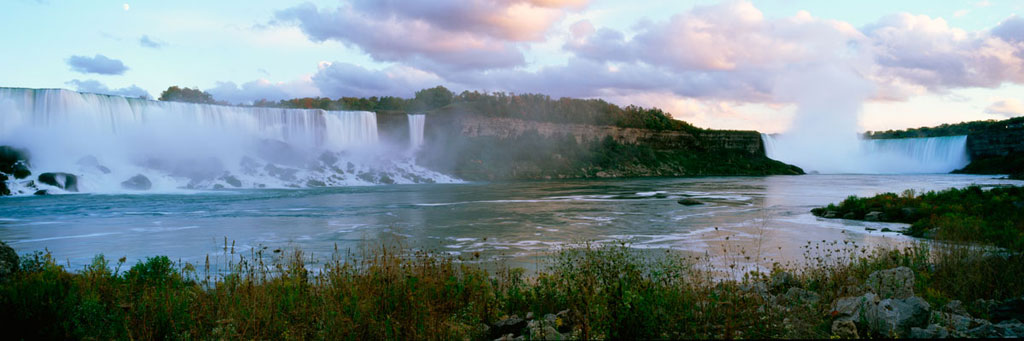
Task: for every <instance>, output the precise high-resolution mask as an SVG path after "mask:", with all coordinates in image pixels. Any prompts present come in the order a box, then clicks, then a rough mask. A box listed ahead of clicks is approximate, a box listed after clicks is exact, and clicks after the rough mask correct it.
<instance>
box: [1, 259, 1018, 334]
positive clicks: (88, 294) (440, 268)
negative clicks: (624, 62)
mask: <svg viewBox="0 0 1024 341" xmlns="http://www.w3.org/2000/svg"><path fill="white" fill-rule="evenodd" d="M811 247H814V248H815V249H816V250H817V251H819V252H817V254H819V255H820V256H813V257H809V258H808V259H807V260H806V261H805V262H801V263H800V264H798V265H791V266H783V265H779V264H775V265H771V264H761V265H762V266H766V267H769V268H774V269H773V270H771V272H767V273H765V272H748V270H747V269H751V268H752V267H750V266H744V265H742V264H741V265H740V266H736V264H731V265H727V266H725V268H723V269H715V268H714V266H712V265H711V264H713V263H712V262H710V261H709V260H707V259H701V258H690V257H686V256H682V255H679V254H675V253H673V252H666V253H665V255H664V256H659V257H650V255H649V254H643V253H640V252H638V251H636V250H634V249H631V248H629V247H628V246H627V245H614V246H593V245H586V244H583V245H577V246H574V247H568V248H565V249H561V250H558V251H555V252H553V253H551V254H550V255H549V256H548V258H547V261H546V263H545V264H546V266H545V267H544V268H543V269H541V270H540V271H538V272H536V273H533V274H530V275H527V274H526V272H525V271H524V270H523V269H517V268H506V267H501V266H498V267H488V268H491V269H495V268H497V269H498V270H486V269H485V267H484V266H482V265H481V264H480V263H475V262H471V261H470V260H467V259H460V258H456V257H451V256H447V255H443V254H434V253H427V252H418V251H412V250H407V249H403V248H401V247H379V248H376V249H374V250H373V251H370V252H361V253H360V254H347V255H341V256H337V257H336V258H335V260H334V261H332V262H330V263H328V264H324V265H322V266H317V267H311V266H309V265H308V264H306V261H305V260H307V259H308V257H307V256H304V255H303V253H301V252H282V253H280V254H273V253H272V254H270V255H269V256H268V255H263V254H262V253H259V252H255V253H251V254H250V255H248V256H247V257H243V258H242V261H240V262H237V263H234V264H232V265H231V267H230V268H231V269H232V270H231V271H229V272H227V273H220V274H214V273H211V271H210V270H209V269H210V266H209V264H202V265H193V264H175V263H172V262H171V261H170V260H169V259H168V258H166V257H153V258H149V259H148V260H146V261H143V262H139V263H138V264H134V265H131V266H130V267H129V265H128V264H125V261H124V259H121V260H118V261H115V262H113V264H111V262H110V261H108V260H107V259H105V258H104V257H103V256H97V257H96V258H95V261H94V262H93V264H92V265H90V266H87V267H85V268H84V269H75V270H77V271H69V270H71V269H66V268H64V267H63V266H61V265H60V264H58V262H56V261H55V260H54V259H53V258H52V257H51V256H50V255H48V254H44V253H36V254H30V255H24V256H22V257H21V258H22V259H21V262H20V265H19V270H18V271H17V272H15V273H14V274H13V275H11V276H10V277H8V278H5V279H3V281H2V282H0V307H2V309H0V319H2V320H3V321H6V322H5V323H6V324H7V325H9V326H18V328H13V329H8V330H7V334H8V337H10V338H12V339H22V338H24V339H38V338H46V339H67V338H72V339H83V338H95V339H166V338H171V339H212V338H218V339H219V338H231V339H403V340H408V339H493V338H494V337H495V334H494V333H495V332H496V329H494V328H491V327H488V326H495V325H496V324H499V321H502V320H503V319H506V318H508V317H509V316H511V315H518V316H520V317H523V316H526V315H527V313H532V315H535V316H544V315H545V314H549V313H551V314H556V313H558V312H561V314H558V315H556V316H557V318H555V319H554V323H555V325H556V326H557V328H558V329H559V331H560V332H562V333H564V334H563V335H565V336H569V337H573V338H583V339H594V338H597V339H607V338H645V339H646V338H794V337H795V338H828V337H830V335H831V331H830V323H831V322H832V320H833V316H832V315H831V308H830V303H831V302H833V301H834V300H836V299H837V298H839V297H844V296H853V295H859V294H861V293H863V291H864V290H865V289H864V287H863V285H858V283H863V282H864V280H865V279H866V278H867V277H868V275H869V274H870V273H872V272H874V271H877V270H882V269H890V268H893V267H897V266H906V267H909V268H910V269H912V270H913V272H914V276H915V277H916V281H915V284H914V286H915V292H917V293H918V295H919V296H921V297H923V298H924V299H926V300H927V301H928V302H929V303H931V304H933V305H936V306H937V305H941V304H945V302H947V301H949V300H954V299H956V300H961V301H963V302H974V301H975V300H977V299H997V300H1001V299H1006V298H1010V297H1020V296H1021V295H1022V294H1024V279H1022V277H1021V276H1019V274H1020V273H1021V272H1022V271H1024V262H1022V261H1021V258H1020V256H1019V255H1010V256H1007V255H994V254H992V253H990V252H988V253H986V252H985V251H983V250H980V249H979V248H971V247H956V246H948V247H946V246H943V247H942V248H941V249H940V248H936V247H928V246H926V245H925V244H919V245H916V246H913V247H909V248H906V249H898V250H868V249H865V248H861V247H858V246H855V245H851V244H847V243H839V242H833V243H828V244H821V245H813V246H812V245H809V246H807V248H808V249H810V248H811ZM722 273H726V274H728V276H725V279H722V278H723V277H722V276H721V274H722ZM788 274H792V275H793V276H789V275H788ZM779 278H782V279H783V280H781V281H780V280H779ZM792 287H797V288H803V289H805V290H807V291H811V292H814V293H816V294H817V295H819V297H820V299H817V300H814V301H810V300H808V301H807V302H803V301H799V302H793V301H790V302H785V301H783V302H781V303H780V301H779V299H778V297H784V296H785V295H784V293H785V292H786V290H787V288H792ZM773 297H774V298H773ZM968 309H969V310H971V312H972V314H974V315H975V316H980V317H984V314H986V313H987V312H986V310H984V309H983V308H980V307H973V306H970V305H968ZM489 328H490V330H489ZM861 335H862V336H872V334H870V333H867V334H861Z"/></svg>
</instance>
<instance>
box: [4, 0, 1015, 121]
mask: <svg viewBox="0 0 1024 341" xmlns="http://www.w3.org/2000/svg"><path fill="white" fill-rule="evenodd" d="M0 8H2V10H0V29H2V30H3V32H5V34H3V35H2V36H0V46H3V51H4V52H3V53H0V86H3V87H30V88H66V89H71V90H77V91H84V92H98V93H107V94H117V95H126V96H148V97H150V98H152V97H157V96H159V94H160V92H161V91H162V90H164V89H166V88H167V87H169V86H171V85H178V86H186V87H196V88H200V89H202V90H205V91H208V92H210V93H211V94H213V95H214V97H216V98H217V99H220V100H226V101H229V102H233V103H248V102H251V101H254V100H257V99H268V100H279V99H285V98H294V97H307V96H325V97H331V98H338V97H342V96H356V97H363V96H385V95H389V96H401V97H411V96H413V94H414V93H415V91H416V90H419V89H423V88H428V87H433V86H436V85H443V86H445V87H447V88H449V89H451V90H453V91H456V92H461V91H464V90H469V91H473V90H477V91H504V92H512V93H543V94H548V95H551V96H552V97H562V96H568V97H578V98H602V99H605V100H608V101H610V102H613V103H617V104H621V105H627V104H637V105H642V106H656V107H659V108H662V109H664V110H666V111H668V112H670V113H671V114H672V115H673V116H674V117H675V118H677V119H681V120H684V121H687V122H690V123H693V124H695V125H697V126H700V127H707V128H716V129H754V130H759V131H762V132H769V133H774V132H783V131H785V130H786V129H788V128H790V127H791V126H792V125H793V124H794V123H793V121H794V115H795V113H796V112H797V111H798V106H799V105H800V103H801V102H802V101H803V98H804V97H807V96H808V94H816V93H819V92H822V91H824V92H839V93H847V92H849V93H850V97H851V98H856V99H857V101H862V102H860V103H862V105H863V106H862V107H861V109H862V111H861V112H860V114H859V115H858V116H857V124H858V125H859V128H860V129H861V130H887V129H902V128H910V127H920V126H933V125H937V124H942V123H957V122H962V121H972V120H986V119H1005V118H1008V117H1016V116H1021V115H1024V1H1020V0H1016V1H1008V0H1007V1H1003V0H980V1H977V0H971V1H915V0H904V1H891V0H889V1H844V2H838V1H815V0H764V1H687V0H677V1H669V0H633V1H607V0H461V1H458V0H344V1H336V0H332V1H326V0H325V1H312V2H306V1H303V2H290V1H252V0H248V1H234V0H225V1H191V0H181V1H128V2H125V1H72V0H64V1H62V0H7V1H4V3H3V4H0ZM836 74H841V75H843V76H842V77H836V76H835V75H836ZM819 75H821V77H818V76H819ZM833 114H834V113H831V112H828V110H827V109H825V110H821V112H820V113H816V115H823V116H821V117H823V118H826V119H827V118H828V117H829V116H828V115H833Z"/></svg>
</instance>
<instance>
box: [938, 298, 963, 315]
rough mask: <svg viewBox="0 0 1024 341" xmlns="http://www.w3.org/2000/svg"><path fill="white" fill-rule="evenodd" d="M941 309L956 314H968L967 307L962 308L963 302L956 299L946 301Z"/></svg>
mask: <svg viewBox="0 0 1024 341" xmlns="http://www.w3.org/2000/svg"><path fill="white" fill-rule="evenodd" d="M942 311H944V312H947V313H953V314H958V315H968V314H967V309H966V308H964V303H963V302H960V301H958V300H952V301H949V303H946V305H944V306H942Z"/></svg>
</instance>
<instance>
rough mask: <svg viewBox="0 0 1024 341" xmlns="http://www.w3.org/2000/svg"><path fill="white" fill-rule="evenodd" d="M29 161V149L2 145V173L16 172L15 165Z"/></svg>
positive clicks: (0, 157)
mask: <svg viewBox="0 0 1024 341" xmlns="http://www.w3.org/2000/svg"><path fill="white" fill-rule="evenodd" d="M19 161H20V162H22V163H26V164H27V163H28V151H27V150H24V149H18V148H14V147H11V146H0V173H7V174H14V165H15V164H17V163H19Z"/></svg>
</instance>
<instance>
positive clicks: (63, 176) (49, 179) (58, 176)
mask: <svg viewBox="0 0 1024 341" xmlns="http://www.w3.org/2000/svg"><path fill="white" fill-rule="evenodd" d="M37 180H39V182H41V183H44V184H47V185H50V186H54V187H57V188H60V189H63V190H65V191H68V192H78V177H77V176H75V175H74V174H68V173H61V172H56V173H43V174H39V178H38V179H37Z"/></svg>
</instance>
